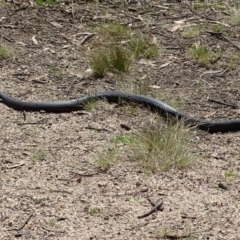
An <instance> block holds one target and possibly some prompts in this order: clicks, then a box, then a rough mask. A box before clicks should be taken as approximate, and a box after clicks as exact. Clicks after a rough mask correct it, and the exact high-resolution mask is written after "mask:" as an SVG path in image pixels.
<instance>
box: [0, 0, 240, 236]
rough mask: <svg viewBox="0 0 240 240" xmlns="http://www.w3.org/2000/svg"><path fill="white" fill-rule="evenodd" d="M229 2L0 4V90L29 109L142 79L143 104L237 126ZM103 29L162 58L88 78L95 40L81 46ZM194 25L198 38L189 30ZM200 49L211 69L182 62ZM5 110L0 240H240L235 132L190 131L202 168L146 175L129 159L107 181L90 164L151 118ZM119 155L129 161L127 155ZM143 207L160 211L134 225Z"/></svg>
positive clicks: (234, 26) (239, 136) (239, 31)
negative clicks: (140, 41) (123, 32)
mask: <svg viewBox="0 0 240 240" xmlns="http://www.w3.org/2000/svg"><path fill="white" fill-rule="evenodd" d="M233 2H234V1H211V0H209V1H167V0H166V1H119V0H118V1H115V0H113V1H99V2H95V1H60V3H59V4H58V5H55V6H52V7H40V6H37V5H36V4H35V3H34V1H18V0H16V1H1V5H0V37H1V44H3V45H4V46H7V47H8V49H10V50H11V54H10V56H8V57H0V66H1V75H0V83H1V87H0V91H3V92H6V93H8V94H9V95H11V96H13V97H15V98H17V99H21V100H26V101H33V100H35V101H50V100H51V101H53V100H67V99H73V98H78V97H80V96H84V95H86V94H88V93H89V92H98V91H105V90H115V89H117V90H119V89H121V84H123V83H127V82H128V81H131V82H132V83H134V84H136V85H137V84H138V83H139V82H140V80H141V79H148V81H149V86H150V87H149V95H154V96H156V95H158V94H161V95H163V96H165V97H166V99H174V101H178V102H179V105H180V109H181V110H182V111H184V112H187V113H188V114H190V115H193V116H195V117H198V118H206V119H212V120H217V119H234V118H239V108H238V107H237V106H239V105H240V91H239V89H240V82H239V81H240V74H239V72H240V65H239V63H240V58H239V53H240V50H239V48H240V42H239V36H240V25H239V23H238V22H237V20H236V19H234V18H232V16H233V15H234V14H235V13H237V10H236V9H238V8H237V7H236V6H235V5H234V3H233ZM232 7H236V8H232ZM238 11H239V10H238ZM239 12H240V11H239ZM236 15H237V14H236ZM239 18H240V16H239ZM109 21H114V22H117V23H121V24H125V25H126V26H127V27H129V28H130V29H134V30H137V31H140V32H142V33H144V34H147V35H148V36H150V37H151V38H152V39H154V41H155V43H157V44H158V46H159V48H160V49H161V53H160V54H159V56H158V57H155V58H153V59H150V60H146V59H136V60H134V62H133V64H132V65H131V69H130V72H129V73H128V74H126V75H124V76H123V77H119V76H116V75H114V74H112V73H108V74H107V75H106V76H105V77H104V78H95V77H94V76H93V75H91V74H86V70H87V69H89V68H90V65H89V55H88V53H89V52H90V51H91V49H92V44H93V42H94V40H96V39H97V38H98V37H99V36H98V34H95V35H94V36H93V37H92V38H89V39H86V42H83V39H84V38H85V37H86V36H87V35H88V34H91V33H94V26H98V25H101V24H102V23H106V22H109ZM194 27H200V30H199V29H198V30H197V31H196V32H193V31H194V30H192V32H191V31H190V30H191V29H194ZM219 32H220V33H219ZM216 33H219V34H216ZM197 43H201V44H204V45H206V46H208V48H209V49H210V50H211V52H213V53H214V54H216V55H215V56H216V57H215V58H213V59H211V61H210V62H209V63H208V64H201V63H198V62H197V61H196V60H194V59H193V58H192V57H191V56H190V55H189V53H188V49H189V48H190V47H191V46H192V45H193V44H197ZM218 53H220V54H218ZM119 82H120V84H119ZM119 86H120V87H119ZM123 90H126V89H123ZM211 100H217V101H219V102H213V101H211ZM224 103H225V104H224ZM227 104H228V105H227ZM0 108H1V116H0V129H1V134H0V143H1V147H0V171H1V172H0V173H1V174H0V180H1V181H0V236H1V237H0V238H1V239H239V236H240V210H239V209H240V208H239V202H240V195H239V191H240V187H239V182H240V181H239V171H240V152H239V142H240V141H239V140H240V132H235V133H224V134H222V133H217V134H209V133H206V132H201V131H199V130H197V131H196V135H195V137H194V138H193V139H192V144H191V146H192V149H191V151H192V152H193V153H194V154H196V155H197V158H198V160H197V162H196V163H195V164H194V165H192V166H190V167H189V168H186V169H182V170H179V169H175V168H173V169H171V170H169V171H166V172H163V171H157V172H156V173H154V174H150V175H149V174H145V173H144V172H143V171H141V168H139V167H138V165H137V163H136V162H135V161H134V160H133V159H131V156H130V155H128V154H125V155H123V156H122V158H121V161H118V162H117V163H116V164H115V165H114V166H112V167H111V168H110V169H109V170H108V171H105V172H104V171H102V170H101V169H99V167H98V166H97V165H96V163H95V161H94V156H95V155H94V154H95V153H97V152H104V151H106V150H107V148H108V147H109V146H111V144H112V142H111V140H112V139H113V138H114V137H115V136H117V135H118V134H124V133H126V132H129V131H127V130H126V129H124V128H122V127H121V126H122V125H121V124H124V125H127V126H128V127H129V128H130V132H131V133H133V134H134V133H136V132H139V131H141V126H142V124H143V123H144V122H147V121H149V118H151V117H152V115H151V114H150V115H149V111H148V110H147V109H144V108H143V107H140V108H136V110H135V111H134V112H133V113H132V112H130V111H127V110H123V109H122V108H121V107H118V106H116V105H111V106H110V107H108V108H107V109H106V108H102V107H99V108H98V109H97V110H96V109H95V110H92V111H75V112H72V113H60V114H51V113H44V112H40V113H39V112H26V113H24V112H21V111H15V110H13V109H10V108H9V107H7V106H5V105H4V104H1V105H0ZM118 147H119V150H120V151H122V152H123V153H124V151H125V150H124V149H126V147H127V146H124V144H119V146H118ZM149 199H150V200H151V201H153V202H155V203H156V204H157V203H159V202H160V201H162V205H161V206H159V207H158V208H157V210H156V211H155V212H154V213H153V214H150V215H149V216H146V217H142V218H139V216H141V215H143V214H144V213H146V212H149V211H150V209H151V208H152V206H151V203H150V201H149ZM153 205H154V204H153Z"/></svg>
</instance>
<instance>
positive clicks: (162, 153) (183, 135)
mask: <svg viewBox="0 0 240 240" xmlns="http://www.w3.org/2000/svg"><path fill="white" fill-rule="evenodd" d="M160 129H161V126H160V124H159V121H157V124H156V125H155V126H152V127H148V128H147V129H146V130H145V132H143V133H141V134H139V135H138V138H137V139H138V142H139V143H137V144H134V145H133V149H134V156H135V158H136V160H137V161H138V163H139V165H140V166H141V167H142V168H143V169H144V170H145V171H146V172H152V173H154V172H156V171H158V170H163V171H167V170H169V169H170V168H172V167H175V168H178V169H182V168H185V167H188V166H189V165H191V164H193V163H194V161H195V160H196V156H194V155H193V154H192V153H191V152H190V151H189V148H188V147H189V143H190V140H191V138H192V136H193V133H194V131H193V128H190V127H187V126H186V125H185V124H184V122H181V121H180V122H177V123H175V124H173V123H172V122H170V124H169V126H168V127H166V128H165V129H164V130H160Z"/></svg>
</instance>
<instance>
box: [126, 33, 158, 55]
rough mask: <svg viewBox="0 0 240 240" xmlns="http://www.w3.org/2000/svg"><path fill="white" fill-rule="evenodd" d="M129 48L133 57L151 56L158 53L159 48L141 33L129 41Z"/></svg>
mask: <svg viewBox="0 0 240 240" xmlns="http://www.w3.org/2000/svg"><path fill="white" fill-rule="evenodd" d="M129 49H130V51H131V52H132V54H133V56H134V57H135V58H139V57H144V58H152V57H156V56H157V55H158V54H159V49H158V47H157V46H156V45H155V44H152V43H151V40H150V38H148V37H146V36H142V35H136V36H134V37H132V38H131V40H130V42H129Z"/></svg>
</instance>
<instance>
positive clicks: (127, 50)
mask: <svg viewBox="0 0 240 240" xmlns="http://www.w3.org/2000/svg"><path fill="white" fill-rule="evenodd" d="M95 31H96V32H97V33H99V34H97V36H98V37H97V41H98V42H95V43H94V49H93V51H92V54H90V65H91V68H92V69H93V72H94V74H95V76H96V77H104V76H105V75H106V73H107V72H108V71H111V72H113V73H117V74H121V73H127V72H128V71H129V69H130V65H131V63H132V61H133V60H134V58H139V57H144V58H152V57H155V56H157V55H158V53H159V49H158V47H157V46H156V45H155V44H153V43H152V42H151V40H150V38H148V37H146V36H143V35H140V34H135V35H134V34H133V32H130V30H129V29H128V28H127V27H126V26H125V25H122V24H118V23H105V24H103V25H100V26H97V27H96V28H95ZM129 39H130V40H129Z"/></svg>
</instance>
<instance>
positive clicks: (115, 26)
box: [96, 22, 129, 40]
mask: <svg viewBox="0 0 240 240" xmlns="http://www.w3.org/2000/svg"><path fill="white" fill-rule="evenodd" d="M96 30H99V31H101V33H102V34H104V35H105V37H108V38H111V39H113V40H115V39H116V38H124V37H126V36H128V34H129V32H128V28H127V27H126V26H125V25H122V24H119V23H114V22H111V23H104V24H102V25H100V26H98V27H97V29H96Z"/></svg>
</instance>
